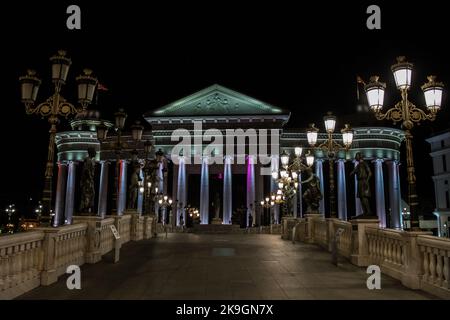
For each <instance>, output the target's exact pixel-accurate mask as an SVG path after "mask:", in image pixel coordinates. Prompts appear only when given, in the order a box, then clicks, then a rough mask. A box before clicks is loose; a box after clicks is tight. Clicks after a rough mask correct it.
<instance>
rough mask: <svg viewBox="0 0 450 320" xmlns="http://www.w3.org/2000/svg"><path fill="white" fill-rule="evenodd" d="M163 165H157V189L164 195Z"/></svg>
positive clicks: (160, 163) (161, 163)
mask: <svg viewBox="0 0 450 320" xmlns="http://www.w3.org/2000/svg"><path fill="white" fill-rule="evenodd" d="M163 170H164V163H163V162H162V161H161V162H159V163H158V189H159V192H162V193H164V171H163Z"/></svg>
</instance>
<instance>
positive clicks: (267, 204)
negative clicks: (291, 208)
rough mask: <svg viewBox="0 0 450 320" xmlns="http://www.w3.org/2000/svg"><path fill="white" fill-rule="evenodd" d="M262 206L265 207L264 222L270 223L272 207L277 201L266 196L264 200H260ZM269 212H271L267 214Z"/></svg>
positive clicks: (265, 223)
mask: <svg viewBox="0 0 450 320" xmlns="http://www.w3.org/2000/svg"><path fill="white" fill-rule="evenodd" d="M260 205H261V208H263V211H264V212H263V216H264V217H263V224H264V225H265V226H267V225H269V224H270V208H272V207H273V206H274V205H275V201H274V200H271V199H270V197H266V198H265V199H264V200H261V202H260ZM267 212H269V214H267Z"/></svg>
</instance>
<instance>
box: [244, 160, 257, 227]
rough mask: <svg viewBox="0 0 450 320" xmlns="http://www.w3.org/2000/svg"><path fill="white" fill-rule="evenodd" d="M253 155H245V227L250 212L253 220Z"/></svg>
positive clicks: (248, 221)
mask: <svg viewBox="0 0 450 320" xmlns="http://www.w3.org/2000/svg"><path fill="white" fill-rule="evenodd" d="M254 206H255V156H254V155H249V156H248V157H247V213H246V214H247V219H246V221H247V227H251V225H250V219H249V218H250V212H251V215H252V221H253V222H255V219H256V217H255V208H254Z"/></svg>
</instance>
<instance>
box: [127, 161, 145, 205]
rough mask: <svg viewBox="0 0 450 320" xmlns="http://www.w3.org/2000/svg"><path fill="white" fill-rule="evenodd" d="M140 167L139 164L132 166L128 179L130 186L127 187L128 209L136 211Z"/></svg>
mask: <svg viewBox="0 0 450 320" xmlns="http://www.w3.org/2000/svg"><path fill="white" fill-rule="evenodd" d="M140 172H141V167H140V165H139V163H137V162H136V163H134V164H133V172H132V174H131V177H130V186H129V187H128V194H129V198H128V207H129V208H130V209H136V208H137V198H138V193H139V182H140V181H142V179H141V176H140Z"/></svg>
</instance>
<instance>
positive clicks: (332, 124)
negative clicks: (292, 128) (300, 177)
mask: <svg viewBox="0 0 450 320" xmlns="http://www.w3.org/2000/svg"><path fill="white" fill-rule="evenodd" d="M323 122H324V126H325V130H326V132H327V136H328V138H327V140H325V141H324V142H323V143H322V144H320V145H319V146H317V147H316V144H317V138H318V133H319V129H317V128H316V127H315V126H314V124H311V125H310V127H309V128H308V129H307V131H306V136H307V139H308V143H309V145H310V146H311V147H313V148H315V149H316V150H321V151H322V152H324V153H325V154H326V155H327V158H328V163H329V166H330V170H329V175H330V178H329V179H330V217H332V218H335V217H336V196H335V194H334V193H335V191H334V190H335V184H334V159H335V157H336V154H337V153H338V152H339V151H348V149H350V147H351V145H352V142H353V136H354V133H353V130H352V129H351V128H350V125H348V124H345V127H344V129H342V130H341V133H342V142H343V143H342V144H339V143H338V142H336V141H335V140H334V138H333V133H334V131H335V129H336V117H335V116H334V115H333V114H332V113H331V112H328V113H327V115H326V116H325V117H323ZM310 161H311V159H310ZM312 161H314V160H312Z"/></svg>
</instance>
